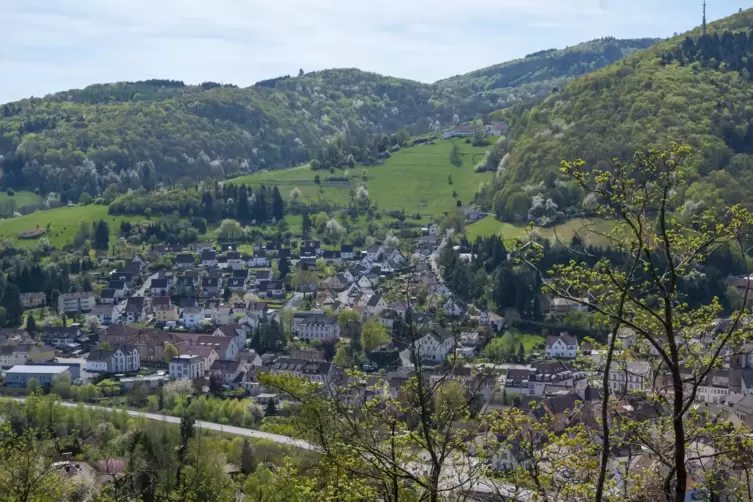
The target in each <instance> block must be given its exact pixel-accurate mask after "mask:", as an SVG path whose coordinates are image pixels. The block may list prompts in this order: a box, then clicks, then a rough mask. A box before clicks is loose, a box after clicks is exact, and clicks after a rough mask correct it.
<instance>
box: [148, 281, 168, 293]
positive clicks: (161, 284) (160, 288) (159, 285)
mask: <svg viewBox="0 0 753 502" xmlns="http://www.w3.org/2000/svg"><path fill="white" fill-rule="evenodd" d="M149 287H150V292H151V293H152V296H164V295H166V294H167V293H168V292H169V290H170V288H169V286H168V284H167V279H152V281H151V284H150V285H149Z"/></svg>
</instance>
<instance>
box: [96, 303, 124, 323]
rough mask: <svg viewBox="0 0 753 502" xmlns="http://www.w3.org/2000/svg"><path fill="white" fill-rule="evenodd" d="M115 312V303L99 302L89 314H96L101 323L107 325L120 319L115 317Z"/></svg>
mask: <svg viewBox="0 0 753 502" xmlns="http://www.w3.org/2000/svg"><path fill="white" fill-rule="evenodd" d="M117 312H118V310H117V307H115V305H108V304H101V305H95V306H94V307H93V308H92V309H91V311H90V312H89V314H90V315H94V316H97V319H99V323H100V324H101V325H103V326H109V325H110V324H115V323H117V322H120V319H118V318H117V317H118V315H117Z"/></svg>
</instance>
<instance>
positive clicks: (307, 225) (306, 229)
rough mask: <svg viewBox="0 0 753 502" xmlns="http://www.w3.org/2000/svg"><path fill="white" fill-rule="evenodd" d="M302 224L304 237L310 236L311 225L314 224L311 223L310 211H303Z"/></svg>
mask: <svg viewBox="0 0 753 502" xmlns="http://www.w3.org/2000/svg"><path fill="white" fill-rule="evenodd" d="M301 224H302V226H303V237H304V238H308V236H309V233H310V232H311V226H312V224H311V218H310V217H309V213H307V212H304V213H303V221H302V223H301Z"/></svg>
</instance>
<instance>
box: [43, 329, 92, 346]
mask: <svg viewBox="0 0 753 502" xmlns="http://www.w3.org/2000/svg"><path fill="white" fill-rule="evenodd" d="M82 335H83V333H82V332H81V330H80V329H79V328H78V327H76V326H68V327H62V326H45V327H44V328H42V331H41V333H40V338H41V339H42V342H43V343H44V344H45V345H50V346H52V347H59V346H62V345H66V344H73V343H76V339H77V338H80V337H81V336H82Z"/></svg>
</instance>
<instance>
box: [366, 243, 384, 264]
mask: <svg viewBox="0 0 753 502" xmlns="http://www.w3.org/2000/svg"><path fill="white" fill-rule="evenodd" d="M381 256H382V245H381V244H373V245H371V246H370V247H369V249H367V250H366V258H368V259H369V260H371V261H372V262H374V261H379V258H380V257H381Z"/></svg>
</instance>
